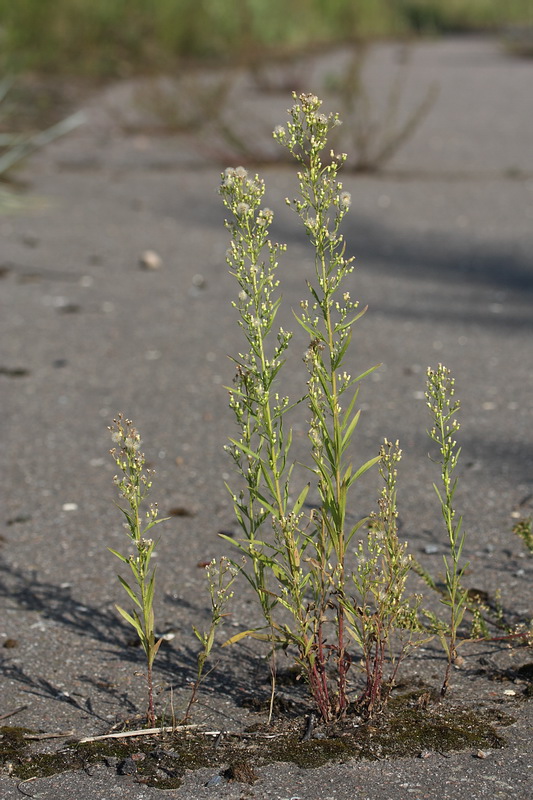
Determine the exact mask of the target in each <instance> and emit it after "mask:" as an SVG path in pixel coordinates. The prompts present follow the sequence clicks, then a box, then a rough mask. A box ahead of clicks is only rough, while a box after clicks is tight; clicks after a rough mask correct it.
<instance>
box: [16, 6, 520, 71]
mask: <svg viewBox="0 0 533 800" xmlns="http://www.w3.org/2000/svg"><path fill="white" fill-rule="evenodd" d="M532 5H533V3H532V0H505V2H504V1H503V0H290V1H289V2H287V0H0V71H1V73H3V74H6V73H13V72H20V71H29V70H31V71H34V72H38V73H51V74H59V73H63V74H68V75H71V76H75V75H77V76H87V77H91V78H109V77H117V76H127V75H132V74H139V73H147V72H155V71H164V70H170V69H173V68H175V67H176V66H177V65H178V64H180V63H182V62H183V61H187V62H190V61H201V62H206V61H207V62H223V63H251V62H253V61H254V60H257V59H258V58H259V57H266V56H279V55H282V54H284V53H288V52H291V51H294V50H299V49H306V48H309V47H312V46H318V45H325V44H332V43H335V42H341V41H349V40H351V41H354V40H361V39H365V40H368V39H372V38H376V37H409V36H411V35H438V34H442V33H451V32H454V33H457V32H463V31H487V30H489V31H492V30H499V29H501V28H502V27H505V26H507V25H511V24H521V23H531V22H533V11H532Z"/></svg>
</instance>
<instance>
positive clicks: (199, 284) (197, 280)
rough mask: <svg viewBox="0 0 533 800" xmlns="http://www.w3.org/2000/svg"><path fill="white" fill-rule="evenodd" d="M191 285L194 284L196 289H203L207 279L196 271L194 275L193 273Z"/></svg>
mask: <svg viewBox="0 0 533 800" xmlns="http://www.w3.org/2000/svg"><path fill="white" fill-rule="evenodd" d="M192 285H193V286H196V288H197V289H205V287H206V286H207V281H206V279H205V278H204V276H203V275H200V273H197V274H196V275H193V278H192Z"/></svg>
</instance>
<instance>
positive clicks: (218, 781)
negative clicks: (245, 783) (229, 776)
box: [205, 775, 227, 789]
mask: <svg viewBox="0 0 533 800" xmlns="http://www.w3.org/2000/svg"><path fill="white" fill-rule="evenodd" d="M223 783H227V780H226V778H223V777H222V775H213V777H212V778H209V780H208V781H207V783H206V784H205V785H206V786H207V788H209V789H210V788H211V787H213V786H221V785H222V784H223Z"/></svg>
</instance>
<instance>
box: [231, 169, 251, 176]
mask: <svg viewBox="0 0 533 800" xmlns="http://www.w3.org/2000/svg"><path fill="white" fill-rule="evenodd" d="M234 175H235V177H236V178H247V177H248V172H247V171H246V170H245V169H244V167H237V169H235V170H234Z"/></svg>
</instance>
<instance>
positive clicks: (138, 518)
mask: <svg viewBox="0 0 533 800" xmlns="http://www.w3.org/2000/svg"><path fill="white" fill-rule="evenodd" d="M110 430H111V437H112V439H113V441H114V442H115V443H116V445H117V447H115V448H113V449H112V450H111V455H112V456H113V458H114V460H115V463H116V465H117V467H118V468H119V470H120V471H121V473H122V477H119V476H118V475H116V476H115V478H114V483H115V485H116V486H117V488H118V490H119V493H120V496H121V497H122V498H123V499H124V500H125V501H126V503H127V507H126V508H123V507H122V506H119V508H120V510H121V511H122V513H123V514H124V517H125V519H126V522H125V525H124V527H125V528H126V532H127V534H128V537H129V539H130V545H131V547H132V550H133V552H130V553H128V555H123V554H122V553H119V552H118V551H117V550H113V549H112V548H111V547H109V548H108V550H109V551H110V552H111V553H113V555H115V556H116V557H117V558H118V559H120V561H122V562H123V563H124V564H127V565H128V567H129V568H130V570H131V573H132V575H133V579H134V582H133V586H132V585H131V584H130V583H128V582H127V581H126V580H125V579H124V578H123V577H122V576H121V575H118V576H117V577H118V580H119V581H120V584H121V585H122V587H123V589H124V590H125V591H126V593H127V594H128V596H129V598H130V600H132V601H133V603H134V605H135V609H134V610H133V612H132V613H131V614H130V613H129V612H128V611H126V610H125V609H123V608H122V607H121V606H118V605H117V606H116V608H117V611H118V612H119V613H120V615H121V616H122V617H123V618H124V619H125V620H126V622H128V623H129V624H130V625H131V626H132V627H133V628H134V629H135V632H136V633H137V636H138V637H139V642H140V644H141V646H142V648H143V650H144V654H145V656H146V683H147V690H148V710H147V723H148V726H149V727H153V726H154V725H155V710H154V692H153V664H154V659H155V657H156V654H157V651H158V650H159V647H160V645H161V641H162V639H157V640H156V635H155V617H154V591H155V572H156V571H155V568H153V569H151V567H150V561H151V558H152V555H153V553H154V548H155V546H156V543H155V541H154V540H153V539H152V538H147V536H146V534H148V533H149V532H150V531H151V529H152V528H153V527H154V526H155V525H158V524H159V523H160V522H164V520H163V519H158V513H159V512H158V509H157V504H150V506H149V507H148V509H147V511H146V512H143V509H142V507H143V504H144V501H145V499H146V497H147V495H148V493H149V491H150V489H151V487H152V480H151V475H152V471H151V470H146V472H145V471H144V465H145V457H144V454H143V453H142V452H141V450H140V447H141V437H140V435H139V433H138V431H137V430H136V428H134V427H133V423H132V422H131V420H129V419H125V418H124V417H123V415H122V414H119V415H118V416H117V418H116V419H115V420H114V427H113V428H110Z"/></svg>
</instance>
